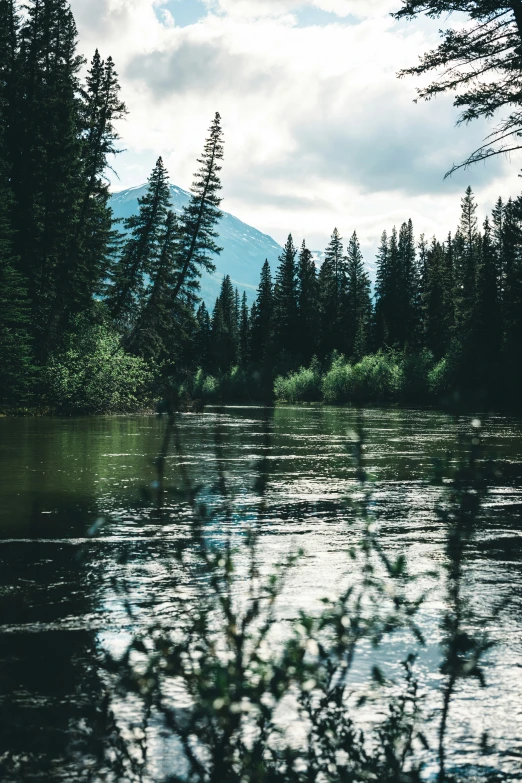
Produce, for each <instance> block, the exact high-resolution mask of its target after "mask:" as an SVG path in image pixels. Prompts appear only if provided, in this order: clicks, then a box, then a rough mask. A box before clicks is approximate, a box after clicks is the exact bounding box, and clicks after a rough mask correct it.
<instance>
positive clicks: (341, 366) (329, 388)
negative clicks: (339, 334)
mask: <svg viewBox="0 0 522 783" xmlns="http://www.w3.org/2000/svg"><path fill="white" fill-rule="evenodd" d="M352 372H353V369H352V366H351V365H350V364H348V362H347V361H346V359H345V358H344V356H338V357H336V358H335V359H334V360H333V362H332V366H331V367H330V369H329V370H328V372H327V373H326V375H325V376H324V378H323V382H322V392H323V400H324V402H326V403H327V404H329V405H339V404H341V403H343V402H349V401H350V388H351V387H350V382H351V376H352Z"/></svg>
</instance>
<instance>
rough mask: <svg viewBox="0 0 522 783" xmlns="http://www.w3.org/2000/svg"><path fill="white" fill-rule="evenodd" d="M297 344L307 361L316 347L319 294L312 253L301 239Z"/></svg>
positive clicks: (298, 350)
mask: <svg viewBox="0 0 522 783" xmlns="http://www.w3.org/2000/svg"><path fill="white" fill-rule="evenodd" d="M297 299H298V302H297V304H298V346H297V352H298V354H299V356H300V357H301V359H302V360H303V361H304V362H306V363H308V362H309V361H310V360H311V358H312V356H314V355H315V353H316V352H317V348H318V337H319V295H318V285H317V270H316V267H315V261H314V257H313V255H312V253H311V252H310V250H308V248H307V247H306V243H305V241H304V239H303V243H302V245H301V249H300V251H299V259H298V264H297Z"/></svg>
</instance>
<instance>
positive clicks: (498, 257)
mask: <svg viewBox="0 0 522 783" xmlns="http://www.w3.org/2000/svg"><path fill="white" fill-rule="evenodd" d="M476 213H477V205H476V202H475V199H474V196H473V193H472V190H471V188H468V189H467V190H466V193H465V195H464V197H463V199H462V201H461V217H460V223H459V225H458V227H457V229H456V231H455V232H454V234H451V233H450V234H448V236H447V237H446V238H445V239H444V240H443V241H440V240H438V239H436V238H435V237H434V238H433V239H431V240H430V241H428V240H427V239H426V238H425V237H424V236H421V237H420V238H419V240H418V241H417V240H416V239H415V236H414V229H413V224H412V221H411V220H409V221H407V222H404V223H403V224H402V225H401V226H400V228H399V230H398V231H397V229H396V228H395V227H394V228H393V229H392V230H391V231H390V232H389V233H387V232H386V231H384V232H383V234H382V237H381V241H380V246H379V249H378V251H377V259H376V261H377V263H376V268H377V269H376V280H375V290H374V294H373V296H372V293H371V285H370V280H369V277H368V274H367V272H366V270H365V266H364V262H363V257H362V254H361V249H360V245H359V240H358V238H357V234H356V233H355V232H354V233H353V235H352V236H351V237H350V239H349V241H348V244H347V246H346V247H345V246H344V244H343V240H342V238H341V236H340V235H339V232H338V230H337V229H334V231H333V233H332V236H331V239H330V242H329V244H328V246H327V248H326V251H325V253H324V260H323V262H322V264H321V265H320V266H319V265H318V264H316V262H315V260H314V256H313V254H312V252H311V251H310V250H309V249H308V248H307V247H306V243H305V242H304V241H303V243H302V245H301V246H300V248H299V250H297V248H296V247H295V245H294V242H293V239H292V236H289V237H288V241H287V243H286V245H285V247H284V249H283V252H282V253H281V256H280V259H279V265H278V267H277V269H276V271H275V277H274V279H272V274H271V270H270V266H269V264H268V261H265V264H264V265H263V268H262V271H261V279H260V282H259V287H258V290H257V296H256V299H255V302H254V304H253V305H252V308H251V310H249V308H248V306H247V300H246V295H245V294H243V298H242V300H240V297H239V292H238V291H237V289H236V290H235V291H234V288H233V285H232V282H231V280H230V277H228V276H226V277H225V278H224V280H223V283H222V287H221V292H220V295H219V297H218V299H217V301H216V303H215V306H214V309H213V312H212V314H211V315H210V314H209V313H208V312H207V309H206V307H205V305H204V304H201V305H200V307H199V309H198V311H197V316H196V318H197V335H196V338H195V339H196V346H197V349H196V356H197V361H198V363H199V365H200V366H201V367H203V369H204V370H206V371H207V372H209V373H214V374H219V373H223V372H226V371H229V370H230V369H231V367H233V366H234V365H243V366H244V365H248V364H249V363H250V364H253V365H257V366H264V367H265V368H266V367H271V368H273V369H274V371H277V372H288V371H293V370H294V371H295V370H296V369H297V368H298V367H299V366H300V365H308V364H309V363H310V362H311V360H312V359H313V358H314V357H317V359H318V360H319V361H320V362H321V363H322V365H323V366H324V365H325V363H326V364H327V363H328V362H329V361H330V362H331V358H332V356H335V355H339V354H341V355H343V356H345V357H346V359H347V360H349V361H351V362H357V361H359V360H361V359H362V358H363V357H364V356H366V355H369V354H375V353H376V352H378V351H395V352H396V353H397V352H401V353H403V354H404V353H406V354H409V355H415V354H418V353H420V352H424V353H425V354H426V353H427V354H428V355H429V356H431V357H432V361H433V362H437V361H440V360H441V359H443V358H444V357H446V358H448V360H449V363H450V365H451V373H452V378H451V380H452V382H453V383H454V385H455V387H456V388H458V389H459V390H461V391H463V392H466V391H467V390H471V389H475V390H477V391H480V392H481V393H482V394H484V393H486V394H487V395H488V397H489V398H491V397H495V396H496V397H498V398H500V397H503V398H505V397H506V395H509V397H510V398H511V399H517V398H518V395H519V393H520V390H521V387H520V381H521V378H522V375H521V371H520V360H521V358H522V354H521V345H522V199H520V198H519V199H517V200H512V199H509V200H508V201H507V202H505V203H504V202H503V201H502V199H499V200H498V201H497V203H496V205H495V208H494V209H493V213H492V215H491V218H489V217H488V218H486V220H485V221H484V223H483V225H482V227H479V223H478V219H477V214H476Z"/></svg>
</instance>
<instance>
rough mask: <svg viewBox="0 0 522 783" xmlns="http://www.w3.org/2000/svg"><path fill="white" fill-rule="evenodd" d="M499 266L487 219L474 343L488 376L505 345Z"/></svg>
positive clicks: (478, 279) (479, 279)
mask: <svg viewBox="0 0 522 783" xmlns="http://www.w3.org/2000/svg"><path fill="white" fill-rule="evenodd" d="M498 263H499V259H498V255H497V252H496V248H495V244H494V240H493V237H492V232H491V227H490V223H489V220H488V219H487V218H486V220H485V221H484V233H483V235H482V252H481V259H480V266H479V268H478V270H477V288H476V303H475V308H474V313H473V332H474V333H473V340H474V343H475V346H476V355H477V362H478V363H479V364H480V365H481V366H482V367H483V368H484V369H485V370H486V375H487V373H488V372H489V371H490V369H491V367H492V366H493V365H494V364H496V362H497V361H498V358H499V354H500V349H501V346H502V319H501V311H500V292H499V288H498V281H499V274H498Z"/></svg>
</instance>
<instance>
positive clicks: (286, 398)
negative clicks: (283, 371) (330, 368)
mask: <svg viewBox="0 0 522 783" xmlns="http://www.w3.org/2000/svg"><path fill="white" fill-rule="evenodd" d="M321 381H322V377H321V369H320V366H319V363H318V361H317V359H316V360H315V361H314V360H312V363H311V365H310V367H308V368H307V367H300V368H299V370H298V371H297V372H294V373H290V375H287V376H286V377H283V376H282V375H279V376H278V377H277V378H276V379H275V384H274V393H275V398H276V400H280V401H281V402H320V401H321V399H322V389H321Z"/></svg>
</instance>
